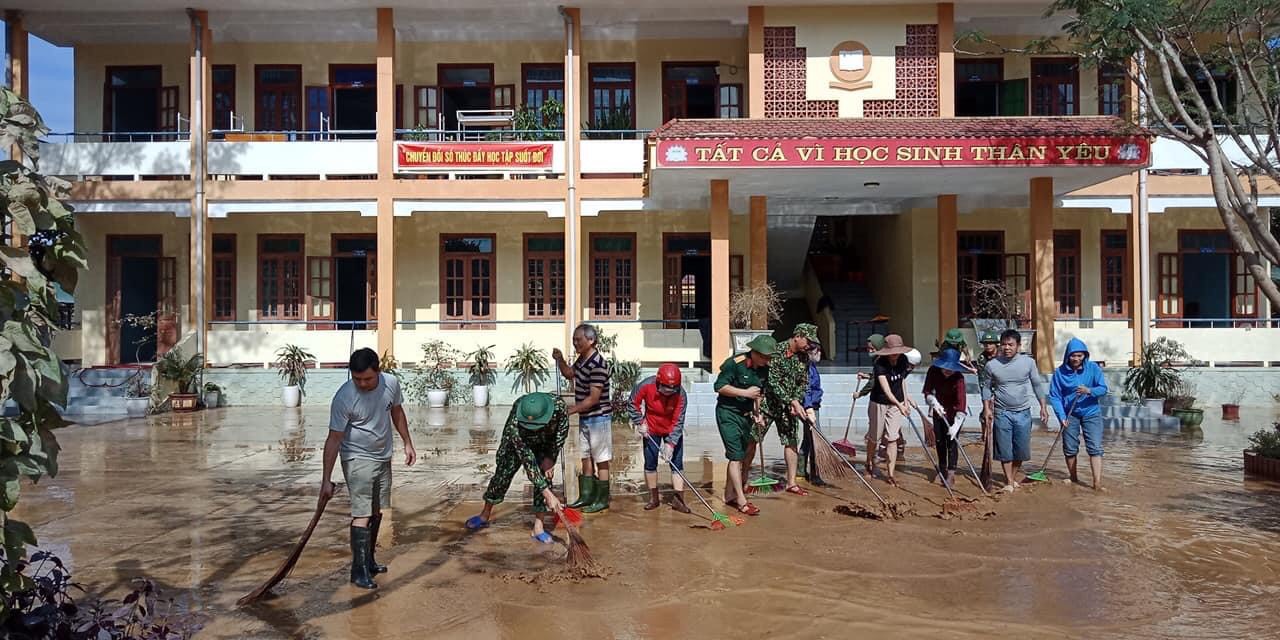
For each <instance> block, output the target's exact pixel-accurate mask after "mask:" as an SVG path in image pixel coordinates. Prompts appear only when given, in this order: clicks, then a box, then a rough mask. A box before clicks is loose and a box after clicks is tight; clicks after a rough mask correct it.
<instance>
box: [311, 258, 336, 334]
mask: <svg viewBox="0 0 1280 640" xmlns="http://www.w3.org/2000/svg"><path fill="white" fill-rule="evenodd" d="M333 317H334V300H333V258H330V257H328V256H322V257H310V258H307V320H310V321H315V320H329V321H332V320H333ZM335 327H336V325H334V324H331V323H315V324H308V325H307V328H308V329H310V330H312V331H332V330H333V329H334V328H335Z"/></svg>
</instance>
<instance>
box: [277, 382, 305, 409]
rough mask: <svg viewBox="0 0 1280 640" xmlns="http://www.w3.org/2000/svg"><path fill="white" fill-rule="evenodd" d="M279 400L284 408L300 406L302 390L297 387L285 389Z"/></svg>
mask: <svg viewBox="0 0 1280 640" xmlns="http://www.w3.org/2000/svg"><path fill="white" fill-rule="evenodd" d="M280 400H281V402H283V403H284V406H285V407H288V408H290V409H292V408H293V407H296V406H299V405H301V404H302V389H301V388H300V387H298V386H296V385H295V386H291V387H285V388H284V390H282V391H281V392H280Z"/></svg>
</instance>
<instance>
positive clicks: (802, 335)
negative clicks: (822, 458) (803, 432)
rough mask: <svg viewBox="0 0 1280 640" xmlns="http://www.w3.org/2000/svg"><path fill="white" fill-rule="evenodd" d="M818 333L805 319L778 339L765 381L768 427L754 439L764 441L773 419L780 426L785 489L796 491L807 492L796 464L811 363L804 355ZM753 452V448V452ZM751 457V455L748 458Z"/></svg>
mask: <svg viewBox="0 0 1280 640" xmlns="http://www.w3.org/2000/svg"><path fill="white" fill-rule="evenodd" d="M817 337H818V327H816V326H814V325H812V324H809V323H802V324H798V325H796V328H795V331H794V332H792V337H791V339H790V340H787V341H785V342H780V343H778V348H777V350H776V351H774V353H773V358H772V359H770V361H769V378H768V380H767V381H766V382H765V389H764V392H765V393H764V412H765V416H766V419H767V420H768V422H766V423H765V428H763V429H757V433H756V434H755V441H756V442H761V441H762V440H763V439H764V435H765V433H766V432H767V431H768V424H769V422H772V423H773V424H774V425H777V427H778V439H779V440H781V441H782V446H783V458H784V459H785V460H786V462H787V477H786V481H787V482H786V490H787V492H788V493H794V494H796V495H801V496H804V495H808V494H809V492H808V491H805V489H804V488H803V487H801V486H800V485H798V484H796V468H797V467H798V466H799V460H800V454H799V452H798V451H797V447H799V446H800V429H801V428H802V424H803V423H802V422H801V419H800V416H803V415H805V412H804V405H802V404H801V402H802V401H803V400H804V394H805V391H807V390H808V389H809V365H808V363H807V362H806V361H805V360H803V359H802V354H804V353H806V352H807V351H808V349H809V339H810V338H814V339H817ZM751 453H754V452H751ZM748 459H750V458H748Z"/></svg>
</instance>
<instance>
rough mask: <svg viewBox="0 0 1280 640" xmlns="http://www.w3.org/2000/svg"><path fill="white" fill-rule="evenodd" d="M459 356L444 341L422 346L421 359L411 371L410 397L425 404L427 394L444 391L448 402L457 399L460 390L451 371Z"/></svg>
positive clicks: (434, 341) (433, 341)
mask: <svg viewBox="0 0 1280 640" xmlns="http://www.w3.org/2000/svg"><path fill="white" fill-rule="evenodd" d="M460 355H461V354H460V353H459V351H458V350H457V349H454V348H453V347H451V346H449V343H447V342H445V341H444V340H430V341H428V342H425V343H423V345H422V358H421V359H420V360H418V363H417V365H416V366H415V367H414V369H413V380H412V382H410V385H409V386H410V390H409V393H410V395H411V396H412V397H413V398H414V399H415V400H417V401H418V402H419V403H421V404H427V393H428V392H430V391H438V390H439V391H446V392H448V394H449V401H450V402H455V401H457V400H458V399H459V395H460V393H461V389H460V387H459V385H458V378H457V376H455V375H454V373H453V369H454V367H455V366H456V365H457V362H458V358H459V356H460Z"/></svg>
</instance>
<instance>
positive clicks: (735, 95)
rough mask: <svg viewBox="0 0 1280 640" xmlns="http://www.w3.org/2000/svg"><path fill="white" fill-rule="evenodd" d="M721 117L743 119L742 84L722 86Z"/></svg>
mask: <svg viewBox="0 0 1280 640" xmlns="http://www.w3.org/2000/svg"><path fill="white" fill-rule="evenodd" d="M720 117H721V118H741V117H742V84H741V83H735V84H722V85H720Z"/></svg>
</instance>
